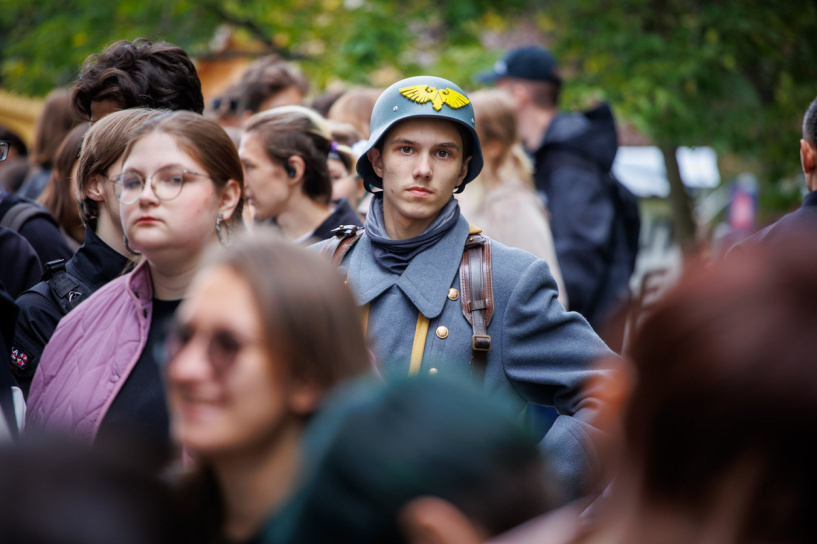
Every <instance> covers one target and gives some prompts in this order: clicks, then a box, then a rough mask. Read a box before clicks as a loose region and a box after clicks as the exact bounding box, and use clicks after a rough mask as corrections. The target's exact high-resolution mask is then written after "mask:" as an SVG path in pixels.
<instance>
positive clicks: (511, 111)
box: [469, 89, 533, 187]
mask: <svg viewBox="0 0 817 544" xmlns="http://www.w3.org/2000/svg"><path fill="white" fill-rule="evenodd" d="M469 97H470V98H471V104H472V105H473V106H474V116H475V118H476V128H477V134H478V135H479V141H480V143H481V144H482V145H483V146H484V145H485V144H487V143H490V142H500V143H501V144H502V145H503V149H504V154H503V156H502V158H501V161H500V162H501V163H502V166H506V167H510V168H511V173H512V175H514V176H516V177H517V178H519V179H520V180H522V181H524V182H525V183H527V184H528V185H529V186H531V187H533V164H532V163H531V160H530V159H529V158H528V156H527V154H526V153H525V150H524V148H523V147H522V144H521V142H520V141H519V136H518V132H517V129H518V124H519V122H518V117H517V113H516V108H515V107H514V105H513V102H512V101H511V99H510V97H508V95H507V94H506V93H505V92H503V91H500V90H498V89H483V90H479V91H475V92H473V93H471V94H470V95H469Z"/></svg>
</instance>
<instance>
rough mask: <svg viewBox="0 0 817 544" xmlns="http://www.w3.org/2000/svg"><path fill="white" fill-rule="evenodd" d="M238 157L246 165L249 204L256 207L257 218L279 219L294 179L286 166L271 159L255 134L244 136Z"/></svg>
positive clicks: (246, 191) (245, 178)
mask: <svg viewBox="0 0 817 544" xmlns="http://www.w3.org/2000/svg"><path fill="white" fill-rule="evenodd" d="M238 156H239V157H240V158H241V164H243V165H244V183H245V188H244V191H245V194H246V195H247V202H249V204H250V205H251V206H253V209H254V210H255V217H256V219H268V218H271V217H278V215H279V214H280V213H281V212H283V211H284V210H286V206H287V203H288V202H289V198H290V195H291V192H292V188H293V183H292V178H290V177H289V176H288V175H287V173H286V170H284V167H283V166H281V165H280V164H278V163H276V162H273V161H272V160H271V159H270V158H269V155H267V151H266V149H265V148H264V144H263V142H262V141H261V138H259V137H258V135H257V134H256V133H254V132H250V133H245V134H244V135H243V136H241V144H240V145H239V147H238Z"/></svg>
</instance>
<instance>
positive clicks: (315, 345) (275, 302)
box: [211, 231, 371, 389]
mask: <svg viewBox="0 0 817 544" xmlns="http://www.w3.org/2000/svg"><path fill="white" fill-rule="evenodd" d="M213 253H214V254H216V257H215V259H214V260H213V261H212V262H211V264H213V265H223V266H228V267H230V268H231V269H233V270H235V271H236V272H238V273H239V274H240V275H241V276H243V277H244V278H246V280H247V282H248V283H249V284H250V288H251V290H252V292H253V295H254V298H255V300H256V301H258V311H259V312H260V314H261V319H262V322H263V323H262V325H263V327H262V328H263V331H264V337H265V341H266V347H267V351H268V353H270V354H273V355H274V357H273V359H275V360H276V361H277V362H279V363H280V364H282V365H285V369H284V371H285V372H287V373H288V374H290V375H291V376H292V377H293V378H295V379H298V380H304V381H306V382H308V383H313V384H316V385H318V386H320V387H321V388H326V389H329V388H330V387H332V386H334V385H336V384H337V383H338V382H340V381H342V380H345V379H348V378H351V377H353V376H356V375H359V374H363V373H365V372H366V371H368V370H371V365H370V362H369V355H368V350H367V348H366V341H365V339H364V337H363V328H362V326H361V315H360V310H359V309H358V307H357V304H356V302H355V300H354V297H353V296H352V293H351V291H350V290H349V288H348V287H347V286H346V285H345V284H344V282H343V277H342V276H341V274H339V273H338V270H337V268H335V267H333V266H332V265H331V263H330V262H329V261H328V260H326V259H324V258H322V257H321V256H320V255H318V254H317V253H313V252H310V251H308V250H306V249H304V248H301V247H298V246H296V245H293V244H290V243H287V242H284V241H281V240H280V239H279V238H278V237H275V236H273V235H272V234H271V233H267V232H263V231H262V232H257V233H254V234H252V235H246V236H240V237H238V238H237V240H236V242H235V243H234V244H233V245H232V246H230V247H229V248H227V249H226V250H224V251H219V252H213ZM270 271H274V273H272V274H271V273H270Z"/></svg>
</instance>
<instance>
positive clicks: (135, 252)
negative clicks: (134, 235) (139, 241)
mask: <svg viewBox="0 0 817 544" xmlns="http://www.w3.org/2000/svg"><path fill="white" fill-rule="evenodd" d="M122 239H123V240H124V241H125V249H127V250H128V251H130V252H131V253H133V254H134V255H141V254H142V252H141V251H136V250H135V249H133V248H132V247H130V241H129V240H128V235H127V234H123V235H122Z"/></svg>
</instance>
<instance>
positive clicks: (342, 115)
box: [326, 87, 383, 140]
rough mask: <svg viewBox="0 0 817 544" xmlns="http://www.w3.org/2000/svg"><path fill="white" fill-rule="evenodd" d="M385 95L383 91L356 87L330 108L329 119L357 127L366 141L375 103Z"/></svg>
mask: <svg viewBox="0 0 817 544" xmlns="http://www.w3.org/2000/svg"><path fill="white" fill-rule="evenodd" d="M381 94H383V89H373V88H368V87H355V88H352V89H349V90H348V91H347V92H346V93H345V94H344V95H343V96H341V97H340V98H338V99H337V100H335V103H334V104H332V107H331V108H329V114H328V115H327V116H326V118H327V119H331V120H332V121H339V122H341V123H349V124H350V125H352V126H353V127H355V128H356V129H357V131H358V133H359V134H360V136H361V137H362V138H363V139H364V140H368V139H369V124H370V123H371V121H372V110H373V109H374V103H375V102H377V99H378V98H380V95H381Z"/></svg>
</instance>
